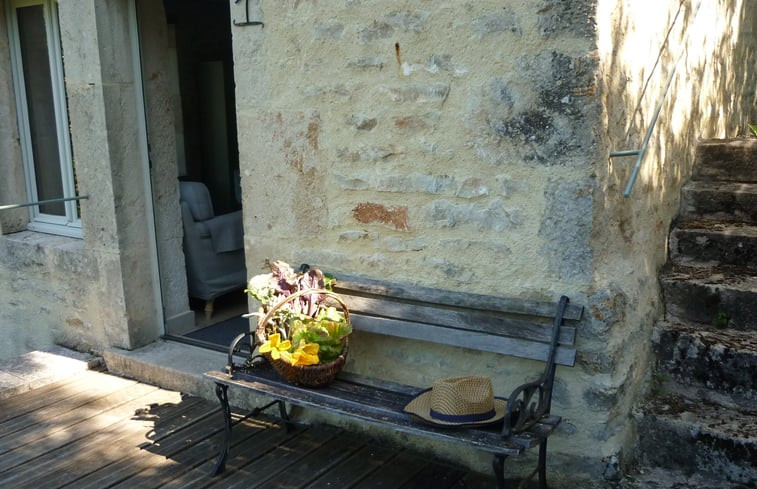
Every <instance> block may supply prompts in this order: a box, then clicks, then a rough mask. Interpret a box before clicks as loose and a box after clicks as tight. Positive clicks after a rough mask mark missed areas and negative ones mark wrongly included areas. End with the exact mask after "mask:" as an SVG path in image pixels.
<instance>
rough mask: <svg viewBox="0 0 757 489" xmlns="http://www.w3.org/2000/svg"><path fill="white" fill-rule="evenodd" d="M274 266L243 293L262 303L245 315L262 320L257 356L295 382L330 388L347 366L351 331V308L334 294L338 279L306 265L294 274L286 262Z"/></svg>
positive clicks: (258, 331) (258, 335) (257, 331)
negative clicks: (255, 309) (333, 289)
mask: <svg viewBox="0 0 757 489" xmlns="http://www.w3.org/2000/svg"><path fill="white" fill-rule="evenodd" d="M270 267H271V273H267V274H262V275H256V276H254V277H252V278H251V279H250V282H249V283H248V288H247V290H246V291H245V292H247V293H248V294H250V295H251V296H252V297H254V298H255V299H257V300H258V301H260V303H261V307H260V310H259V311H258V312H255V313H252V314H248V315H247V316H258V317H259V319H258V327H257V330H256V331H255V338H256V340H257V343H258V345H259V346H258V352H259V353H260V354H261V355H263V356H264V357H265V358H266V359H267V360H268V361H269V362H270V363H271V365H273V368H274V369H275V370H276V372H278V373H279V374H280V375H281V376H282V377H284V378H285V379H286V380H287V381H289V382H291V383H293V384H300V385H304V386H308V387H320V386H323V385H326V384H329V383H330V382H331V381H333V380H334V378H335V377H336V375H337V374H338V373H339V372H340V371H341V369H342V367H343V366H344V362H345V359H346V356H347V349H348V345H349V340H348V337H349V335H350V333H352V325H351V324H350V319H349V317H350V316H349V310H348V309H347V305H346V304H345V303H344V301H343V300H342V299H341V298H340V297H339V295H338V294H336V293H334V292H333V291H332V286H333V283H334V279H333V278H330V277H326V276H325V275H324V274H323V272H321V270H319V269H317V268H314V269H309V268H305V267H306V266H303V268H305V269H304V270H302V271H300V272H295V271H294V270H293V269H292V267H290V266H289V264H287V263H285V262H283V261H275V262H273V263H271V264H270ZM334 304H336V305H338V306H339V308H341V310H339V309H338V308H337V307H336V306H335V305H334Z"/></svg>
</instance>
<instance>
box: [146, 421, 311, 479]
mask: <svg viewBox="0 0 757 489" xmlns="http://www.w3.org/2000/svg"><path fill="white" fill-rule="evenodd" d="M302 431H303V430H301V429H300V430H292V431H287V430H286V429H283V428H281V427H278V426H275V425H271V426H268V427H267V429H265V430H263V431H260V430H257V431H254V432H252V431H251V430H250V428H249V426H248V425H247V423H243V424H241V425H237V426H235V427H234V431H233V432H232V442H231V454H230V456H229V458H228V459H227V460H226V471H225V472H224V473H223V474H220V475H218V476H211V475H210V471H211V469H212V468H213V467H214V465H215V462H216V456H217V455H218V454H217V453H213V454H211V455H212V458H211V459H210V460H208V461H207V462H205V463H204V464H202V465H199V466H197V467H194V468H193V469H192V470H190V471H188V472H186V473H185V474H183V475H182V476H181V477H176V478H174V479H171V480H170V481H167V482H166V483H165V484H164V485H163V486H161V487H162V488H164V489H203V488H206V487H208V486H211V485H213V484H218V483H219V481H222V480H223V478H224V476H229V475H230V474H233V473H234V472H235V471H236V470H238V469H239V468H240V467H242V466H244V465H247V464H249V463H251V461H254V460H255V459H257V458H258V457H261V456H263V455H264V454H265V453H267V452H269V451H271V450H272V449H273V448H275V447H277V446H279V445H281V444H283V443H285V442H286V441H287V440H290V439H292V438H295V437H297V436H299V435H300V434H301V433H302ZM252 463H254V462H252Z"/></svg>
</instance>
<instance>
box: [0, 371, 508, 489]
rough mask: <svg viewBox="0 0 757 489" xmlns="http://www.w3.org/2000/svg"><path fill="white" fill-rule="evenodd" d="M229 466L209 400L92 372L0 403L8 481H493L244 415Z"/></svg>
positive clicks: (128, 488)
mask: <svg viewBox="0 0 757 489" xmlns="http://www.w3.org/2000/svg"><path fill="white" fill-rule="evenodd" d="M235 415H236V417H237V419H238V420H239V425H238V426H236V427H235V428H234V438H233V440H232V443H233V444H232V448H231V455H230V457H229V459H228V461H227V469H226V472H225V473H224V474H223V475H221V476H218V477H210V476H209V475H208V473H209V471H210V469H211V467H212V466H213V463H214V461H215V456H216V454H217V452H218V446H219V444H220V442H221V439H222V430H223V421H222V416H221V415H220V412H219V408H218V406H217V403H216V402H211V401H207V400H203V399H199V398H196V397H191V396H186V395H182V394H180V393H178V392H172V391H167V390H163V389H159V388H157V387H155V386H151V385H147V384H143V383H140V382H136V381H134V380H128V379H123V378H119V377H115V376H112V375H109V374H107V373H101V372H92V371H87V372H83V373H80V374H77V375H76V376H74V377H72V378H69V379H67V380H64V381H59V382H56V383H53V384H49V385H47V386H45V387H41V388H38V389H35V390H32V391H29V392H26V393H24V394H20V395H18V396H15V397H13V398H9V399H4V400H0V487H3V488H6V487H7V488H14V489H17V488H33V489H48V488H62V487H66V488H76V489H79V488H92V489H105V488H124V489H137V488H157V487H165V488H233V487H240V488H244V489H252V488H276V489H282V488H287V489H289V488H308V489H317V488H322V489H325V488H330V489H342V488H361V489H363V488H364V489H367V488H387V489H395V488H408V489H411V488H429V489H444V488H453V487H454V488H463V487H465V488H469V489H477V488H484V487H486V488H491V487H494V478H493V477H491V476H489V477H487V476H483V475H481V474H476V473H470V472H466V471H463V470H460V469H459V468H455V467H451V466H449V465H446V464H442V463H439V462H438V461H434V460H430V459H428V458H424V457H422V456H420V455H418V454H416V453H413V452H411V451H408V450H404V449H402V448H399V447H395V446H386V445H383V444H380V443H377V442H375V441H374V440H370V439H361V438H357V437H356V436H355V435H351V434H349V433H347V432H344V431H342V430H338V429H335V428H332V427H328V426H322V427H306V426H303V427H301V428H298V429H296V430H293V431H292V432H290V433H287V431H286V429H284V428H283V426H280V425H279V424H278V423H277V422H276V420H275V419H274V418H268V417H262V416H261V417H257V418H254V419H252V418H248V419H242V414H241V413H235Z"/></svg>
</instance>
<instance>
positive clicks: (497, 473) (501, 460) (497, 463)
mask: <svg viewBox="0 0 757 489" xmlns="http://www.w3.org/2000/svg"><path fill="white" fill-rule="evenodd" d="M506 458H507V455H495V456H494V460H492V468H493V469H494V479H495V480H496V481H497V489H505V459H506Z"/></svg>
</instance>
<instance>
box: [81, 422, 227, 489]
mask: <svg viewBox="0 0 757 489" xmlns="http://www.w3.org/2000/svg"><path fill="white" fill-rule="evenodd" d="M221 421H222V420H221V416H220V414H219V413H218V412H217V410H210V409H208V410H205V411H204V412H203V413H202V416H200V417H197V418H195V419H194V420H193V422H192V423H191V424H189V425H187V426H185V427H183V428H182V429H180V430H177V431H175V432H174V433H172V434H171V436H170V437H166V438H164V439H161V440H158V441H154V442H152V443H144V444H142V445H141V446H140V447H137V448H138V449H137V450H131V451H129V452H128V453H124V454H122V456H121V457H119V458H118V460H117V461H115V462H114V463H113V464H111V465H108V466H107V467H102V468H100V469H98V470H97V471H95V472H92V473H90V474H88V475H87V477H85V478H83V479H82V480H80V481H78V482H77V485H76V487H77V488H79V487H92V488H99V487H103V486H105V487H114V488H116V487H126V488H129V489H132V488H137V487H152V486H153V485H154V484H155V483H156V482H157V483H158V484H162V482H163V480H164V479H163V478H169V479H170V478H172V477H175V476H176V474H177V472H178V471H187V470H190V469H191V468H192V467H193V466H195V465H198V464H199V463H202V462H203V461H205V459H206V457H208V456H210V455H211V454H213V453H216V452H217V447H218V445H219V444H220V436H221V431H222V430H223V424H222V422H221ZM198 454H199V457H198ZM198 458H199V460H198ZM157 472H160V473H161V478H159V479H155V478H154V477H153V478H151V477H149V475H150V474H153V473H157ZM98 484H99V486H98ZM155 487H159V485H158V486H155Z"/></svg>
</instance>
